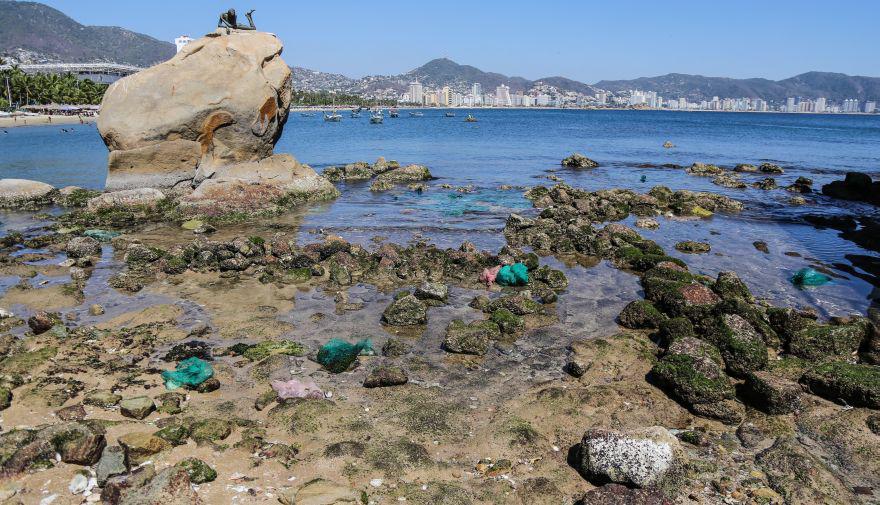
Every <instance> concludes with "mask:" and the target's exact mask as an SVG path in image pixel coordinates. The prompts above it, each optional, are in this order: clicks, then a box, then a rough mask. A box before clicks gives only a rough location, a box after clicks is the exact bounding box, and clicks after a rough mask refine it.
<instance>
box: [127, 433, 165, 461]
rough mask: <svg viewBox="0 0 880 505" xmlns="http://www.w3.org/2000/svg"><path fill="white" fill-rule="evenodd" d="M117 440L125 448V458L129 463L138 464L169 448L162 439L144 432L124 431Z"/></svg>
mask: <svg viewBox="0 0 880 505" xmlns="http://www.w3.org/2000/svg"><path fill="white" fill-rule="evenodd" d="M117 442H119V445H121V446H122V448H123V449H125V457H126V460H127V461H128V463H129V464H131V465H139V464H141V463H143V462H144V461H146V460H148V459H149V458H150V456H152V455H154V454H157V453H160V452H162V451H164V450H167V449H170V448H171V444H169V443H168V442H167V441H165V440H164V439H162V438H159V437H157V436H156V435H153V434H151V433H146V432H134V433H126V434H125V435H122V436H121V437H119V438H118V439H117Z"/></svg>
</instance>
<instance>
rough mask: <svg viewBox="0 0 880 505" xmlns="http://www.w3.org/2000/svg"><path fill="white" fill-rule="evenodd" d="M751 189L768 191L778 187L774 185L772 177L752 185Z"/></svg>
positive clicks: (774, 181)
mask: <svg viewBox="0 0 880 505" xmlns="http://www.w3.org/2000/svg"><path fill="white" fill-rule="evenodd" d="M752 187H754V188H757V189H764V190H770V189H776V188H778V187H779V186H778V185H777V184H776V179H774V178H772V177H766V178H764V179H761V180H760V181H758V182H754V183H752Z"/></svg>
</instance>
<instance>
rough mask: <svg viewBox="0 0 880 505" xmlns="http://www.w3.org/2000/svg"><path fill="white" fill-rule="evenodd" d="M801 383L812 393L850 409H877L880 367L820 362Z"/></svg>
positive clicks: (879, 404) (879, 407) (808, 371)
mask: <svg viewBox="0 0 880 505" xmlns="http://www.w3.org/2000/svg"><path fill="white" fill-rule="evenodd" d="M801 382H802V383H803V384H805V385H806V386H807V387H808V388H810V391H811V392H812V393H813V394H816V395H819V396H821V397H823V398H826V399H828V400H831V401H844V402H846V403H847V404H848V405H851V406H853V407H868V408H872V409H880V367H876V366H872V365H853V364H850V363H844V362H831V363H823V364H820V365H818V366H815V367H813V368H811V369H809V370H807V372H806V373H805V374H804V376H803V378H802V379H801Z"/></svg>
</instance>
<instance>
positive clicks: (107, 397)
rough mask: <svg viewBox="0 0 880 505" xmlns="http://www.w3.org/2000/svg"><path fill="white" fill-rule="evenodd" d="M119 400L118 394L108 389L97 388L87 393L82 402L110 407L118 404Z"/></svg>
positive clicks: (120, 398)
mask: <svg viewBox="0 0 880 505" xmlns="http://www.w3.org/2000/svg"><path fill="white" fill-rule="evenodd" d="M120 400H122V397H121V396H119V395H118V394H116V393H114V392H112V391H110V390H108V389H99V390H96V391H92V392H91V393H89V394H87V395H86V397H85V398H83V403H84V404H86V405H93V406H95V407H103V408H110V407H115V406H116V405H118V404H119V401H120Z"/></svg>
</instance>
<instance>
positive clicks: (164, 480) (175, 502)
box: [119, 466, 204, 505]
mask: <svg viewBox="0 0 880 505" xmlns="http://www.w3.org/2000/svg"><path fill="white" fill-rule="evenodd" d="M191 484H192V483H191V482H190V479H189V472H188V471H187V470H186V469H185V468H180V467H178V466H172V467H169V468H166V469H164V470H162V471H161V472H159V473H157V474H156V476H155V477H153V478H152V479H150V481H149V482H147V483H146V484H145V485H144V486H143V487H139V488H132V489H131V490H130V491H128V492H125V493H123V494H122V499H121V500H120V502H119V505H153V504H155V505H159V504H161V505H200V504H202V503H204V502H203V501H202V500H201V498H199V495H198V493H196V492H195V490H193V488H192V485H191Z"/></svg>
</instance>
